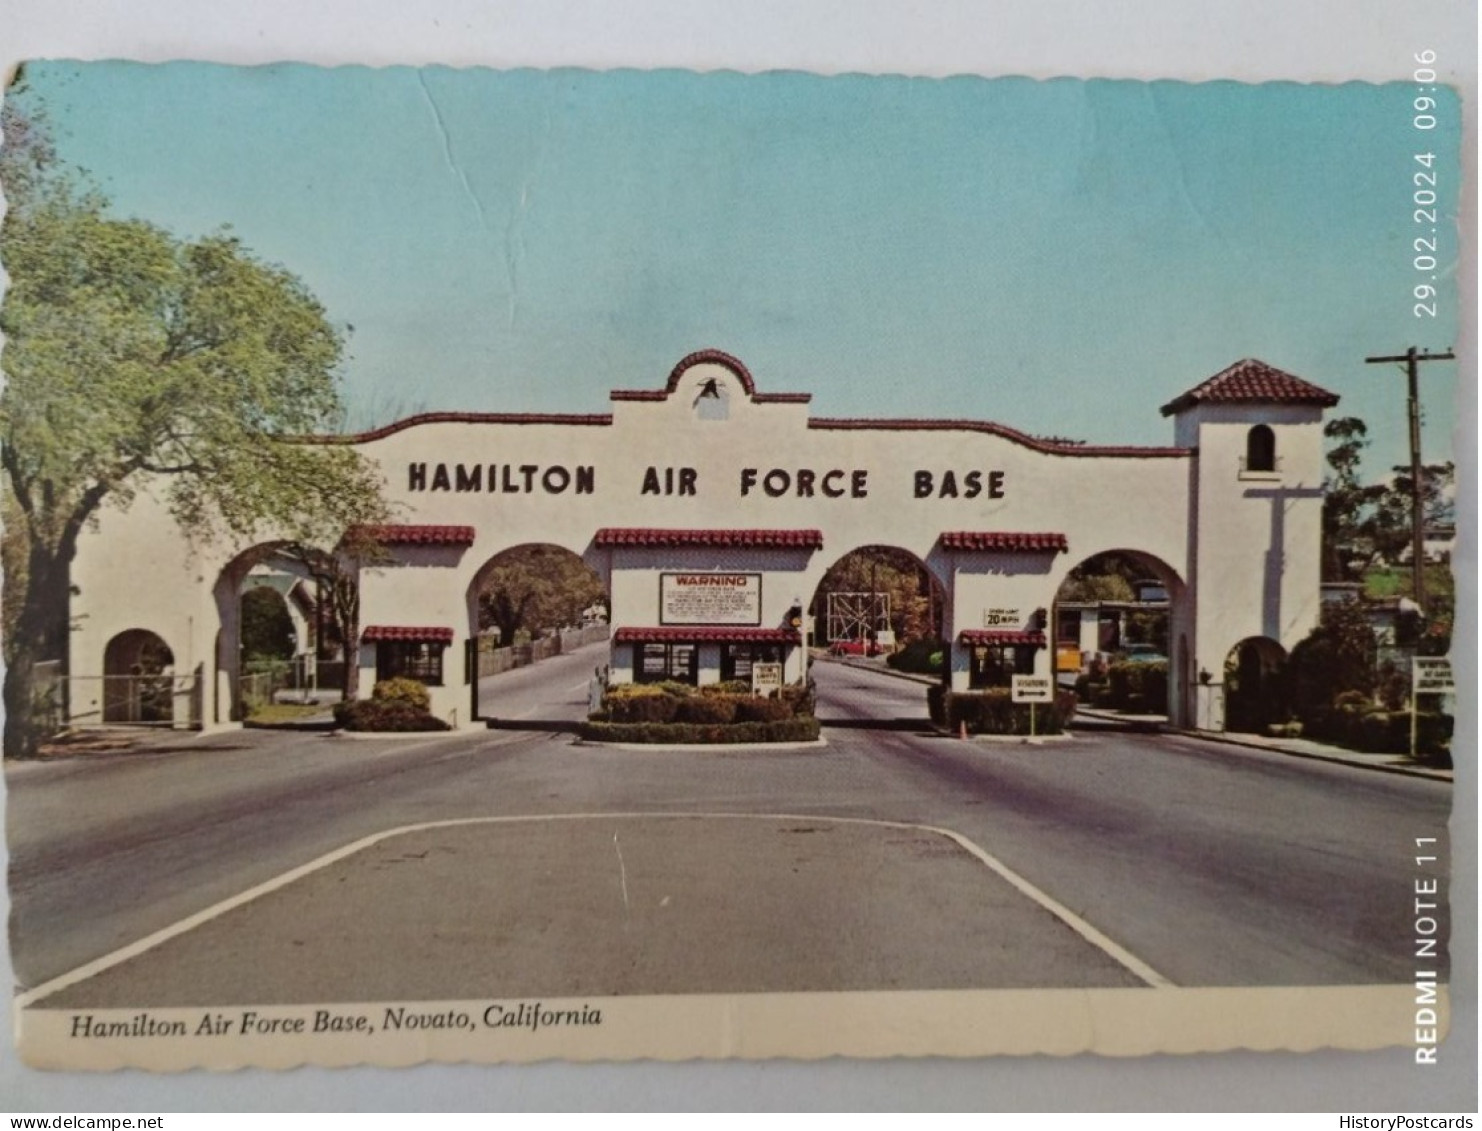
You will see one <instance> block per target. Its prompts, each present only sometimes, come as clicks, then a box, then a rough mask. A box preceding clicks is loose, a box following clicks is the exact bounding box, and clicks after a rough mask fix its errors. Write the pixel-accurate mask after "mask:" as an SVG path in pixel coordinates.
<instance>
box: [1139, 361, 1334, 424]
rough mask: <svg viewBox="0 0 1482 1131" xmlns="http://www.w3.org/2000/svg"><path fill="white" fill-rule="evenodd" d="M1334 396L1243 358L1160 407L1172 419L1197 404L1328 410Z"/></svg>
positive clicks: (1288, 375)
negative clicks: (1300, 407) (1293, 406)
mask: <svg viewBox="0 0 1482 1131" xmlns="http://www.w3.org/2000/svg"><path fill="white" fill-rule="evenodd" d="M1337 403H1338V395H1337V394H1336V393H1330V392H1328V391H1327V390H1326V389H1322V388H1319V387H1318V386H1316V385H1314V384H1312V383H1311V382H1310V381H1304V380H1302V378H1300V377H1295V376H1293V375H1292V374H1290V373H1287V372H1286V371H1285V370H1281V369H1277V368H1276V367H1275V366H1274V365H1267V364H1266V363H1265V362H1264V361H1257V360H1256V359H1255V358H1253V357H1247V358H1245V359H1244V360H1243V361H1237V362H1236V363H1235V364H1234V365H1232V366H1230V367H1229V368H1228V369H1222V370H1220V371H1219V372H1218V373H1216V374H1215V375H1214V376H1213V377H1211V378H1209V379H1208V380H1207V381H1203V382H1201V383H1200V384H1198V385H1195V386H1194V387H1193V388H1192V389H1190V390H1189V391H1188V392H1187V393H1184V394H1183V395H1182V396H1178V397H1175V398H1174V399H1173V400H1171V401H1169V402H1168V403H1167V404H1166V405H1164V406H1163V409H1162V412H1163V415H1164V416H1172V415H1173V414H1174V413H1175V412H1182V411H1183V410H1184V409H1186V408H1193V407H1194V406H1195V405H1200V404H1296V405H1317V406H1319V407H1321V408H1332V407H1333V406H1334V405H1335V404H1337Z"/></svg>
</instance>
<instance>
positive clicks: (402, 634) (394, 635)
mask: <svg viewBox="0 0 1482 1131" xmlns="http://www.w3.org/2000/svg"><path fill="white" fill-rule="evenodd" d="M360 639H361V641H362V642H363V643H366V644H377V643H380V642H381V641H383V640H408V641H414V642H417V643H426V644H451V643H453V630H452V629H451V628H438V627H436V626H432V627H429V626H426V625H404V624H373V625H370V626H369V627H367V628H366V629H365V631H364V632H362V633H361V634H360Z"/></svg>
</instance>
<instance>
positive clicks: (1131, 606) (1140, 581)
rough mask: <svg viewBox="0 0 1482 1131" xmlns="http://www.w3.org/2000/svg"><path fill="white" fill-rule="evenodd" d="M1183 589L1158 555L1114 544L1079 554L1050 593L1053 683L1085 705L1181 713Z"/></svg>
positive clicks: (1184, 692) (1184, 687) (1184, 689)
mask: <svg viewBox="0 0 1482 1131" xmlns="http://www.w3.org/2000/svg"><path fill="white" fill-rule="evenodd" d="M1185 604H1186V591H1185V586H1184V584H1183V581H1182V579H1181V578H1180V577H1179V576H1178V573H1177V572H1176V571H1175V570H1174V569H1173V568H1172V567H1171V566H1169V565H1168V563H1167V562H1164V561H1163V560H1162V559H1161V558H1158V557H1157V556H1156V555H1153V554H1149V553H1146V552H1143V551H1139V550H1131V549H1125V548H1118V549H1112V550H1104V551H1101V552H1098V553H1095V554H1092V555H1089V556H1088V557H1085V558H1082V559H1081V560H1080V561H1079V562H1078V563H1077V564H1076V565H1074V566H1072V567H1071V568H1070V570H1069V571H1068V572H1067V573H1066V575H1065V578H1064V580H1062V581H1061V583H1060V585H1059V587H1058V588H1057V589H1056V592H1055V599H1054V604H1053V606H1052V608H1051V610H1050V614H1049V618H1048V621H1049V623H1048V625H1047V629H1048V634H1049V643H1050V647H1051V649H1052V652H1051V655H1052V658H1053V670H1054V673H1055V678H1056V682H1057V684H1059V685H1060V686H1062V687H1069V688H1073V689H1074V690H1075V692H1076V700H1077V703H1078V705H1079V706H1080V707H1082V708H1086V707H1089V708H1092V709H1093V710H1105V711H1111V712H1115V713H1117V714H1122V715H1153V716H1161V717H1165V718H1169V719H1171V720H1173V721H1175V722H1177V721H1180V720H1182V719H1183V718H1185V717H1186V714H1185V705H1186V704H1187V701H1188V695H1189V673H1188V660H1187V656H1188V652H1189V647H1188V637H1189V631H1190V620H1189V614H1188V610H1187V609H1186V608H1185V607H1184V606H1185Z"/></svg>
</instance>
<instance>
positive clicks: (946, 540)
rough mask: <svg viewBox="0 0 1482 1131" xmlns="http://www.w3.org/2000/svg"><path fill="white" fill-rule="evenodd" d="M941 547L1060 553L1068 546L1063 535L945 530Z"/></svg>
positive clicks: (1007, 531)
mask: <svg viewBox="0 0 1482 1131" xmlns="http://www.w3.org/2000/svg"><path fill="white" fill-rule="evenodd" d="M942 548H943V549H945V550H992V551H997V552H1000V553H1046V554H1063V553H1065V552H1066V551H1067V550H1069V549H1070V544H1069V543H1068V542H1067V541H1066V540H1065V535H1064V534H1058V533H1033V534H1031V533H1024V532H1021V531H1014V530H949V531H947V532H946V533H944V534H943V535H942Z"/></svg>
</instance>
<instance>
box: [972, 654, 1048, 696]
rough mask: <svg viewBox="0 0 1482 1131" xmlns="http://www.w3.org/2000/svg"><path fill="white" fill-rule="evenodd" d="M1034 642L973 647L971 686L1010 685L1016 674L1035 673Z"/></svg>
mask: <svg viewBox="0 0 1482 1131" xmlns="http://www.w3.org/2000/svg"><path fill="white" fill-rule="evenodd" d="M1035 651H1036V648H1035V646H1034V645H1032V644H1027V645H1026V644H988V645H981V646H979V647H976V648H974V649H973V659H972V667H971V669H970V671H969V673H968V686H969V687H974V688H977V687H1008V686H1010V685H1011V684H1012V683H1013V682H1014V676H1015V675H1033V674H1034V653H1035Z"/></svg>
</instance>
